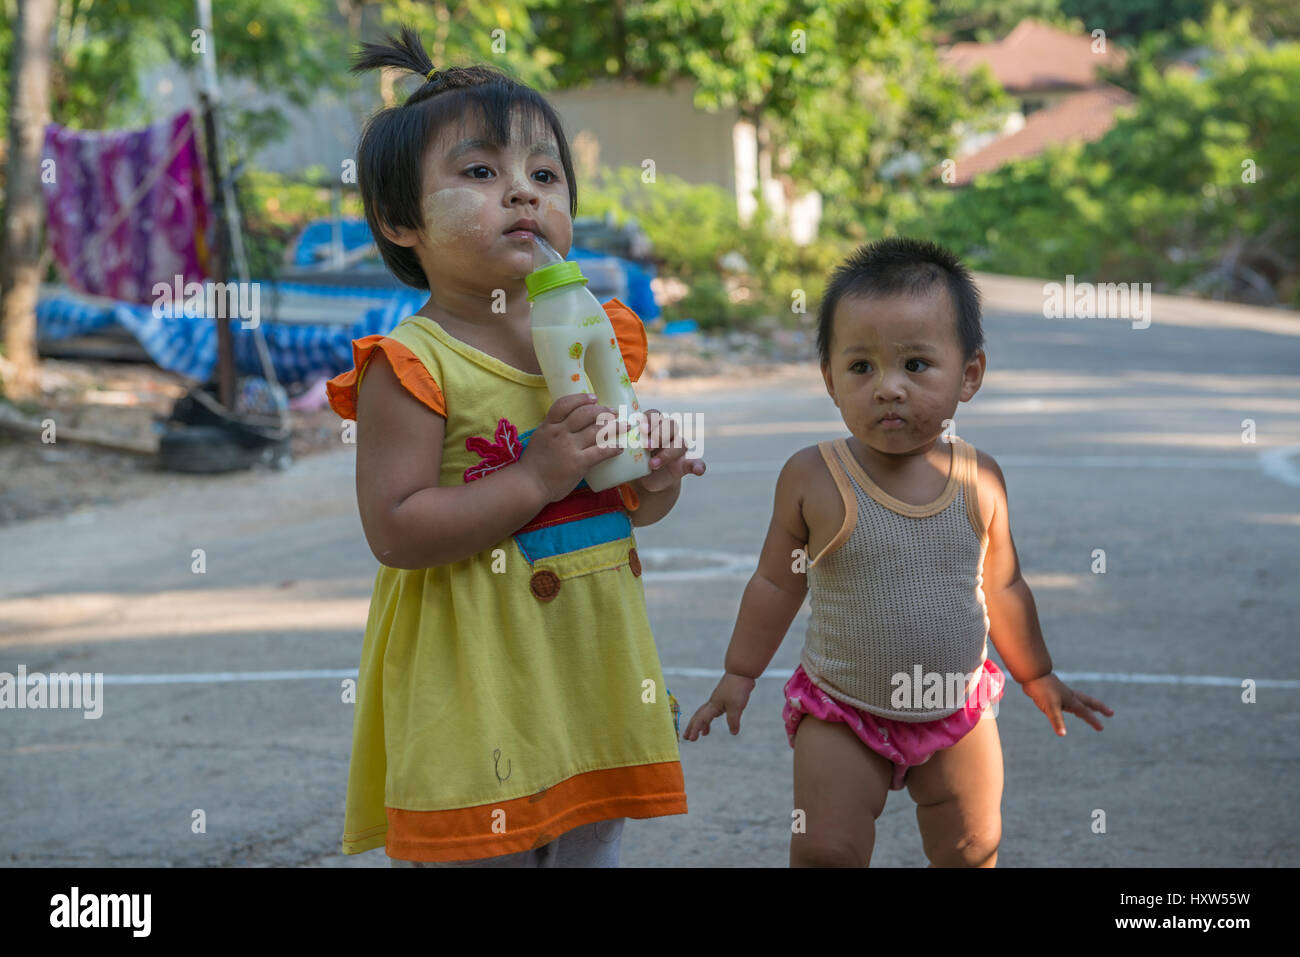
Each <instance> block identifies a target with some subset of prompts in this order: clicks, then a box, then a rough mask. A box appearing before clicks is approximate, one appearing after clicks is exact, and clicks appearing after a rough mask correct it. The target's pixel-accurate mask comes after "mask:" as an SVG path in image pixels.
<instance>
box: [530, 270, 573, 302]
mask: <svg viewBox="0 0 1300 957" xmlns="http://www.w3.org/2000/svg"><path fill="white" fill-rule="evenodd" d="M586 281H587V277H586V276H584V275H583V274H582V270H581V269H580V268H579V267H578V264H577V263H568V262H566V263H556V264H555V265H553V266H543V267H542V268H541V269H538V270H535V271H533V272H530V273H529V274H528V275H527V276H525V277H524V286H525V287H527V289H528V301H529V302H532V301H533V300H534V299H536V298H537V297H538V296H540V295H541V294H542V293H544V292H550V291H551V290H552V289H559V288H560V287H561V286H571V285H573V284H574V283H575V282H582V283H585V282H586Z"/></svg>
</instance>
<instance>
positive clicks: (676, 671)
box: [664, 668, 1300, 688]
mask: <svg viewBox="0 0 1300 957" xmlns="http://www.w3.org/2000/svg"><path fill="white" fill-rule="evenodd" d="M793 674H794V672H793V671H789V670H785V669H780V668H776V669H770V670H768V671H764V672H763V674H762V677H764V678H779V679H781V680H789V678H790V676H791V675H793ZM1055 674H1056V677H1058V678H1060V679H1061V680H1062V681H1111V682H1118V683H1120V684H1129V685H1211V686H1215V687H1229V688H1240V687H1241V683H1242V682H1243V681H1245V680H1246V679H1245V678H1224V677H1220V676H1218V675H1143V674H1127V673H1124V672H1105V671H1057V672H1055ZM664 675H665V676H667V677H675V678H721V677H722V672H721V671H715V670H713V669H712V668H665V669H664ZM1007 677H1008V679H1010V677H1011V676H1010V675H1008V676H1007ZM1250 680H1251V681H1254V682H1255V686H1256V687H1259V688H1300V681H1288V680H1285V679H1281V678H1251V679H1250Z"/></svg>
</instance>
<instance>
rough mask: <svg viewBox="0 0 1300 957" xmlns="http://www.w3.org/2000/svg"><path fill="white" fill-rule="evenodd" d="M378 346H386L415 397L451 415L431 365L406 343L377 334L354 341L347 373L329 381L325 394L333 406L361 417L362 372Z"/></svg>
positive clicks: (343, 413) (400, 378)
mask: <svg viewBox="0 0 1300 957" xmlns="http://www.w3.org/2000/svg"><path fill="white" fill-rule="evenodd" d="M375 349H382V350H383V353H384V355H385V356H387V357H388V363H389V365H391V366H392V367H393V372H394V374H396V376H397V381H399V382H400V383H401V384H402V386H403V387H404V388H405V389H406V391H407V392H409V393H411V395H413V396H415V398H417V399H419V400H420V401H421V402H422V403H424V404H425V405H426V406H428V407H429V408H430V409H431V410H432V411H434V412H436V413H438V415H441V416H442V417H443V418H446V417H447V400H446V399H445V398H444V397H443V394H442V390H441V389H439V388H438V383H436V382H434V381H433V376H431V375H430V374H429V369H428V367H426V366H425V364H424V363H423V362H421V361H420V360H419V359H417V358H416V356H415V353H413V352H412V351H411V350H410V349H408V348H407V347H406V346H404V345H402V344H401V343H400V342H398V341H397V340H396V339H389V338H388V337H386V336H381V335H373V336H366V337H365V338H363V339H353V340H352V365H353V367H352V368H351V369H349V370H348V371H347V372H344V373H341V374H340V375H336V376H335V377H334V378H332V379H330V380H329V381H328V382H326V383H325V394H326V395H327V396H328V397H329V402H330V408H331V409H333V410H334V411H335V412H337V413H338V414H339V415H340V416H341V417H342V418H345V419H353V420H355V419H356V417H357V388H358V386H359V384H360V381H361V373H362V372H364V371H365V367H366V363H367V362H369V361H370V360H371V359H372V358H373V357H374V351H375Z"/></svg>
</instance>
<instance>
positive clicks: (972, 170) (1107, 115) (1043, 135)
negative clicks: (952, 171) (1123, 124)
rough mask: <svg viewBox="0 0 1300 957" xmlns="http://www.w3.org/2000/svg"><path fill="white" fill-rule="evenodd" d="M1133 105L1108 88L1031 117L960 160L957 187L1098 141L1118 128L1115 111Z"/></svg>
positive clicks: (1120, 92)
mask: <svg viewBox="0 0 1300 957" xmlns="http://www.w3.org/2000/svg"><path fill="white" fill-rule="evenodd" d="M1131 102H1133V95H1132V94H1131V93H1129V92H1128V91H1127V90H1121V89H1120V88H1119V87H1117V86H1111V85H1109V84H1106V85H1103V86H1098V87H1094V88H1093V89H1091V90H1083V91H1082V92H1080V93H1074V94H1072V95H1070V96H1067V97H1065V99H1063V100H1061V102H1059V103H1057V104H1056V105H1055V106H1050V107H1048V108H1046V109H1042V110H1039V111H1038V112H1036V113H1031V114H1030V115H1029V117H1028V118H1027V119H1026V120H1025V125H1024V128H1022V129H1021V130H1019V131H1018V132H1015V133H1012V134H1011V135H1010V136H1004V137H1003V138H1002V139H1000V140H994V141H993V142H992V143H990V144H989V145H988V146H985V147H984V148H983V149H981V150H976V151H975V152H974V153H972V154H970V155H969V156H965V157H958V159H957V171H956V172H957V175H956V180H955V185H957V186H966V185H968V184H969V183H970V181H971V180H972V179H973V178H974V177H976V176H978V175H979V174H980V173H987V172H989V171H990V170H994V169H997V168H998V167H999V166H1001V165H1002V164H1003V163H1006V162H1008V161H1009V160H1013V159H1022V158H1024V157H1026V156H1035V155H1037V154H1038V153H1041V152H1042V151H1043V150H1045V149H1046V148H1047V147H1048V146H1051V145H1053V144H1055V143H1068V142H1072V141H1075V140H1082V141H1084V142H1086V143H1091V142H1092V141H1093V140H1099V139H1101V138H1102V137H1103V136H1104V135H1106V132H1107V131H1108V130H1109V129H1110V128H1111V127H1112V126H1114V125H1115V111H1116V110H1118V109H1119V108H1120V107H1122V106H1125V105H1126V104H1128V103H1131Z"/></svg>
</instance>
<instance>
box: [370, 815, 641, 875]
mask: <svg viewBox="0 0 1300 957" xmlns="http://www.w3.org/2000/svg"><path fill="white" fill-rule="evenodd" d="M626 821H627V818H622V817H616V818H611V819H610V820H608V821H595V822H593V823H591V824H585V825H583V826H582V827H579V828H575V829H574V830H572V831H566V832H565V833H563V834H561V835H560V836H559V837H557V838H556V839H555V840H553V841H551V843H549V844H543V845H542V846H541V847H538V848H534V849H533V850H531V851H519V852H518V853H516V854H503V855H501V856H500V857H483V858H479V859H478V860H476V861H402V860H398V859H397V858H395V857H394V858H389V861H390V863H391V864H392V866H393V867H618V851H619V844H620V842H621V841H622V839H623V825H624V824H625V823H626Z"/></svg>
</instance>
